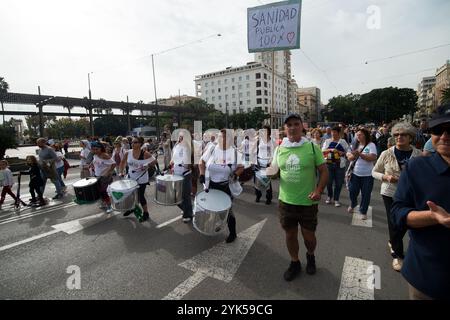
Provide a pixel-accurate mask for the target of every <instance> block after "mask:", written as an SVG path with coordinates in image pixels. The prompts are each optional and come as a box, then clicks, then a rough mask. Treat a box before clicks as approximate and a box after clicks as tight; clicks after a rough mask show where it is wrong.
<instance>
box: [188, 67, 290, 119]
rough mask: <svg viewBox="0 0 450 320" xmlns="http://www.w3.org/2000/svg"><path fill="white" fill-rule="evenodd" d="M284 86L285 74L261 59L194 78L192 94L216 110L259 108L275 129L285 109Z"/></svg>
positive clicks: (285, 81)
mask: <svg viewBox="0 0 450 320" xmlns="http://www.w3.org/2000/svg"><path fill="white" fill-rule="evenodd" d="M288 88H289V86H288V82H287V79H286V78H285V77H283V76H281V75H279V74H277V73H274V72H272V70H271V68H270V66H268V65H267V64H264V63H261V62H249V63H247V65H245V66H241V67H236V68H232V67H229V68H226V69H225V70H221V71H216V72H211V73H206V74H202V75H198V76H196V77H195V89H196V90H195V91H196V96H197V97H198V98H201V99H203V100H205V101H206V102H207V103H208V104H212V105H214V107H215V109H216V110H219V111H221V112H223V113H228V114H236V113H243V112H249V111H251V110H253V109H255V108H261V109H262V110H263V111H264V112H265V113H268V114H271V115H272V126H273V127H276V128H278V127H280V126H282V123H283V119H284V116H285V115H286V113H287V111H288V103H289V95H288ZM272 102H273V104H272Z"/></svg>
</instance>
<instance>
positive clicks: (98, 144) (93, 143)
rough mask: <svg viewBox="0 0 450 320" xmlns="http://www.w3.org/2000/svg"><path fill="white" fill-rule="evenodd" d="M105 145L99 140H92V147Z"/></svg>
mask: <svg viewBox="0 0 450 320" xmlns="http://www.w3.org/2000/svg"><path fill="white" fill-rule="evenodd" d="M102 147H103V145H102V144H101V143H100V142H98V141H93V142H91V148H102Z"/></svg>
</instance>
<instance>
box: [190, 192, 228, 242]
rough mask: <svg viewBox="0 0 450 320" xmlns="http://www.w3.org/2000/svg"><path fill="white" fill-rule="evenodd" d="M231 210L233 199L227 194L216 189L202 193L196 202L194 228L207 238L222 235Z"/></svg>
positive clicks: (196, 198) (198, 195)
mask: <svg viewBox="0 0 450 320" xmlns="http://www.w3.org/2000/svg"><path fill="white" fill-rule="evenodd" d="M230 208H231V199H230V197H229V196H228V195H227V194H226V193H225V192H223V191H219V190H214V189H211V190H209V192H206V191H203V192H200V193H199V194H197V196H196V197H195V202H194V220H193V222H192V223H193V225H194V228H195V229H196V230H197V231H198V232H200V233H201V234H204V235H207V236H214V235H217V234H219V233H221V232H222V231H223V230H224V229H225V224H226V222H227V219H228V213H229V211H230Z"/></svg>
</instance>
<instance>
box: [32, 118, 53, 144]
mask: <svg viewBox="0 0 450 320" xmlns="http://www.w3.org/2000/svg"><path fill="white" fill-rule="evenodd" d="M52 121H56V117H55V116H43V123H44V128H48V127H49V125H50V124H51V123H52ZM25 123H26V124H27V127H28V131H27V133H28V135H29V136H30V138H31V140H32V141H34V140H35V138H37V137H39V116H38V115H32V116H25Z"/></svg>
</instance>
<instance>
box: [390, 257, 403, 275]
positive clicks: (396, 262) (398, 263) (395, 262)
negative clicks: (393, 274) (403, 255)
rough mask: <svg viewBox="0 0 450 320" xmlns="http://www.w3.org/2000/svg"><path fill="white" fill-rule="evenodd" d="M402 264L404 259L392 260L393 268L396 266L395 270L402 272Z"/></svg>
mask: <svg viewBox="0 0 450 320" xmlns="http://www.w3.org/2000/svg"><path fill="white" fill-rule="evenodd" d="M402 266H403V259H400V258H394V260H392V268H394V270H395V271H397V272H400V270H402Z"/></svg>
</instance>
